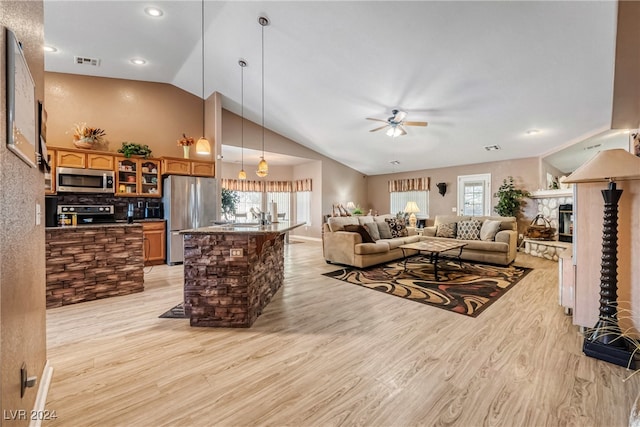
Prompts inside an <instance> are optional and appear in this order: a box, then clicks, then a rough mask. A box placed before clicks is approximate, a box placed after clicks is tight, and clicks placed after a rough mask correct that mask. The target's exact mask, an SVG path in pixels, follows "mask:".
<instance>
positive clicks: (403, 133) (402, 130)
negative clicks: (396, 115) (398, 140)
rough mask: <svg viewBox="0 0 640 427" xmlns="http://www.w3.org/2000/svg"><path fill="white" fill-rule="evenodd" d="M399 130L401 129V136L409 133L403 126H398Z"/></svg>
mask: <svg viewBox="0 0 640 427" xmlns="http://www.w3.org/2000/svg"><path fill="white" fill-rule="evenodd" d="M398 129H400V136H403V135H406V134H407V131H406V130H404V128H403V127H402V126H398Z"/></svg>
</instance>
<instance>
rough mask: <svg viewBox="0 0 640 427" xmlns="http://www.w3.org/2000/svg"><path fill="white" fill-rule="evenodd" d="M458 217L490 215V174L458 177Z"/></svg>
mask: <svg viewBox="0 0 640 427" xmlns="http://www.w3.org/2000/svg"><path fill="white" fill-rule="evenodd" d="M458 215H470V216H485V215H491V174H488V173H487V174H478V175H462V176H459V177H458Z"/></svg>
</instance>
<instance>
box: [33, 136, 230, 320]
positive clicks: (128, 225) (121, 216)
mask: <svg viewBox="0 0 640 427" xmlns="http://www.w3.org/2000/svg"><path fill="white" fill-rule="evenodd" d="M45 154H46V158H47V159H48V167H49V170H48V172H47V174H46V196H45V212H44V214H45V222H46V228H45V233H46V236H45V248H46V249H45V251H46V287H47V291H46V300H47V308H51V307H59V306H62V305H67V304H75V303H78V302H83V301H90V300H95V299H100V298H108V297H112V296H119V295H127V294H130V293H134V292H142V291H143V290H144V267H145V266H153V265H158V264H164V263H166V262H169V263H170V264H176V263H181V262H182V252H183V250H182V236H181V235H179V233H178V232H179V231H180V230H181V229H188V228H195V227H201V226H205V225H211V224H212V223H213V221H214V220H215V215H216V210H217V206H218V202H217V200H218V195H217V191H218V190H217V185H216V180H215V178H213V175H214V163H213V162H207V161H201V160H198V161H195V160H193V161H192V160H187V159H179V158H168V157H163V158H157V159H154V158H142V157H139V158H135V157H131V158H125V157H122V156H119V155H117V154H115V153H112V152H98V151H93V150H82V149H70V148H63V149H59V148H56V147H49V148H48V150H47V153H45ZM194 164H195V166H194ZM164 189H166V191H163V190H164ZM176 237H177V238H176ZM178 240H179V241H178ZM168 255H169V258H168Z"/></svg>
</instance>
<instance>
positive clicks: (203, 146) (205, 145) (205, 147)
mask: <svg viewBox="0 0 640 427" xmlns="http://www.w3.org/2000/svg"><path fill="white" fill-rule="evenodd" d="M204 112H205V100H204V0H202V136H201V137H200V139H199V140H198V142H196V153H198V154H211V144H209V140H208V139H207V138H206V137H205V136H204V121H205V114H204Z"/></svg>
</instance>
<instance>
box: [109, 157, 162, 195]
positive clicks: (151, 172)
mask: <svg viewBox="0 0 640 427" xmlns="http://www.w3.org/2000/svg"><path fill="white" fill-rule="evenodd" d="M116 162H117V165H118V166H117V173H116V195H117V196H138V197H139V196H143V197H161V196H162V192H161V188H160V185H161V179H160V161H159V160H155V159H134V158H129V159H128V158H126V157H116Z"/></svg>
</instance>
